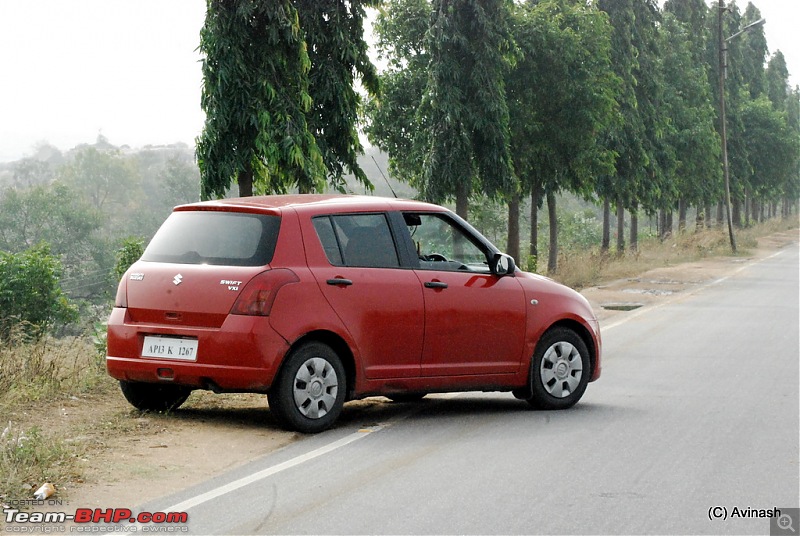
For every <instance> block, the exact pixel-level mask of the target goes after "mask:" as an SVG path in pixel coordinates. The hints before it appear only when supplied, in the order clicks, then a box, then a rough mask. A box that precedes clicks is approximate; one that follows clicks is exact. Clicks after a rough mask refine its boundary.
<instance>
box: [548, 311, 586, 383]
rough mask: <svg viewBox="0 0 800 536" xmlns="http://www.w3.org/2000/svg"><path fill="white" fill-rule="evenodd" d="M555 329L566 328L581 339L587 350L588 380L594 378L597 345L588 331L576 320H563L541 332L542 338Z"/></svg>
mask: <svg viewBox="0 0 800 536" xmlns="http://www.w3.org/2000/svg"><path fill="white" fill-rule="evenodd" d="M557 328H566V329H569V330H571V331H574V332H575V333H577V335H578V336H579V337H580V338H581V340H582V341H583V343H584V344H585V345H586V348H587V349H588V350H589V364H590V365H591V370H590V371H589V378H592V377H594V372H595V370H596V368H597V344H595V340H594V337H592V334H591V333H590V331H589V329H588V328H587V327H586V326H584V325H583V324H581V323H580V322H578V321H577V320H574V319H571V318H564V319H561V320H559V321H557V322H555V323H553V324H552V325H550V326H549V327H548V328H547V329H546V330H544V332H542V337H544V335H545V334H546V333H548V332H550V331H552V330H554V329H557ZM540 340H541V338H540ZM537 345H538V343H537Z"/></svg>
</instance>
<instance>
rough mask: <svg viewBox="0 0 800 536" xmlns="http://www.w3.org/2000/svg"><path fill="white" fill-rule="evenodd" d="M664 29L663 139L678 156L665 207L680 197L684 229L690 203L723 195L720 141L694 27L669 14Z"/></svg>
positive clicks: (665, 18)
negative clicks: (692, 32)
mask: <svg viewBox="0 0 800 536" xmlns="http://www.w3.org/2000/svg"><path fill="white" fill-rule="evenodd" d="M704 9H705V8H704ZM661 29H662V32H663V36H664V40H665V46H664V47H663V51H664V53H663V54H664V56H663V65H664V83H665V86H664V101H663V107H662V108H663V110H664V113H665V114H666V115H667V117H668V119H669V122H670V128H669V129H667V130H666V136H665V140H664V141H665V142H666V143H667V144H668V145H669V146H670V147H671V148H672V150H673V151H674V154H675V155H676V159H675V169H674V183H673V184H674V190H673V192H674V195H673V196H671V198H670V199H666V200H665V201H666V203H665V207H666V206H669V203H671V202H672V201H673V200H674V197H677V198H678V201H679V224H678V226H679V228H680V229H684V228H685V226H686V207H687V205H688V204H692V205H695V206H698V207H702V206H703V205H704V203H705V202H706V200H707V199H712V198H718V197H719V196H720V195H721V193H722V175H721V173H720V171H721V170H720V165H719V162H720V160H719V151H720V140H719V136H718V135H717V132H716V130H715V129H714V107H713V106H712V104H711V89H710V84H709V81H708V76H707V74H706V66H705V64H703V63H700V62H696V61H695V52H694V51H693V50H692V48H691V47H692V46H693V41H692V39H691V37H690V33H689V32H690V30H691V28H690V27H689V26H688V25H687V24H682V23H681V22H680V21H678V20H677V19H676V18H675V17H674V16H673V15H672V14H671V13H670V12H666V13H665V14H664V18H663V23H662V26H661ZM697 53H698V55H699V51H697Z"/></svg>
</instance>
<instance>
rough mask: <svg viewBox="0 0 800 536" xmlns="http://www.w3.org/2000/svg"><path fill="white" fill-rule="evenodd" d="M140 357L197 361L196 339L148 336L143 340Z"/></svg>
mask: <svg viewBox="0 0 800 536" xmlns="http://www.w3.org/2000/svg"><path fill="white" fill-rule="evenodd" d="M142 357H158V358H161V359H180V360H183V361H196V360H197V339H176V338H175V337H159V336H156V335H149V336H147V337H145V338H144V347H143V348H142Z"/></svg>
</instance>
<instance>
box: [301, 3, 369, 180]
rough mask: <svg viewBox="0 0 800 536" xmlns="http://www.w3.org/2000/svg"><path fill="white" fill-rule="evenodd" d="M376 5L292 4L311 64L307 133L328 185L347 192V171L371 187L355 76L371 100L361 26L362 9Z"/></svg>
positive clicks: (364, 43)
mask: <svg viewBox="0 0 800 536" xmlns="http://www.w3.org/2000/svg"><path fill="white" fill-rule="evenodd" d="M377 4H379V0H350V1H343V0H294V5H295V8H296V9H297V11H298V13H299V14H300V25H301V27H302V30H303V35H304V38H305V42H306V44H307V50H308V56H309V59H310V61H311V69H310V71H309V94H310V96H311V101H312V104H311V109H310V110H309V111H308V113H307V114H306V118H307V121H308V128H309V131H310V132H311V133H312V135H313V136H314V138H315V139H316V142H317V145H318V146H319V149H320V152H321V153H322V161H323V163H324V165H325V167H326V168H327V171H328V182H329V183H330V184H332V185H333V186H334V187H335V188H337V189H339V190H343V189H344V178H343V176H344V173H345V170H346V171H348V172H350V173H352V174H353V175H354V176H355V178H356V179H357V180H358V181H359V182H361V183H362V184H365V185H367V186H370V187H371V184H370V181H369V179H367V176H366V174H364V171H363V170H362V169H361V167H360V166H359V165H358V162H357V158H358V155H359V154H363V152H364V150H363V147H362V146H361V141H360V140H359V137H358V130H357V128H356V125H357V119H358V111H359V108H360V106H361V97H360V96H359V94H358V92H357V91H356V89H355V87H354V84H355V78H354V75H355V74H358V75H359V78H360V80H361V83H362V85H363V87H364V88H365V89H366V90H367V92H368V93H369V94H370V95H373V96H375V95H377V94H378V90H379V82H378V75H377V72H376V70H375V66H374V65H373V64H372V62H371V61H370V59H369V57H368V55H367V49H368V45H367V43H366V42H365V41H364V26H363V21H364V16H365V13H364V8H365V7H367V6H369V7H375V6H376V5H377Z"/></svg>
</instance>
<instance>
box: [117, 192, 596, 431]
mask: <svg viewBox="0 0 800 536" xmlns="http://www.w3.org/2000/svg"><path fill="white" fill-rule="evenodd" d="M600 355H601V341H600V331H599V328H598V323H597V319H596V317H595V316H594V314H593V312H592V309H591V307H590V306H589V304H588V303H587V301H586V300H585V299H584V298H583V297H582V296H581V295H580V294H578V293H577V292H575V291H573V290H571V289H569V288H567V287H564V286H562V285H560V284H558V283H556V282H554V281H552V280H550V279H547V278H545V277H541V276H538V275H534V274H530V273H526V272H523V271H521V270H519V269H517V268H516V266H515V263H514V260H513V259H512V258H511V257H509V256H508V255H505V254H503V253H501V252H500V251H499V250H498V249H497V248H496V247H495V246H494V245H492V244H491V243H490V242H489V241H488V240H487V239H486V238H484V237H483V236H482V235H481V234H480V233H478V232H477V231H476V230H475V229H473V228H472V227H471V226H470V225H469V224H468V223H467V222H466V221H464V220H463V219H461V218H459V217H458V216H457V215H455V214H454V213H452V212H450V211H449V210H447V209H445V208H443V207H440V206H437V205H432V204H427V203H422V202H417V201H408V200H397V199H383V198H377V197H370V196H344V195H287V196H263V197H248V198H241V199H226V200H219V201H210V202H202V203H194V204H189V205H182V206H178V207H176V208H175V209H174V211H173V212H172V214H171V215H170V216H169V218H167V220H166V221H165V222H164V224H163V225H162V226H161V228H160V229H159V231H158V232H157V233H156V234H155V236H154V237H153V239H152V241H151V242H150V244H149V245H148V246H147V248H146V249H145V251H144V254H143V255H142V257H141V259H140V260H138V261H137V262H136V263H134V264H133V265H132V266H131V267H130V269H129V270H128V271H127V272H126V273H125V275H124V276H123V278H122V281H120V284H119V288H118V291H117V295H116V299H115V304H114V309H113V312H112V313H111V316H110V319H109V322H108V356H107V366H108V372H109V374H110V375H111V376H112V377H114V378H116V379H118V380H119V383H120V387H121V390H122V393H123V394H124V396H125V398H126V399H127V400H128V401H129V402H130V403H131V404H132V405H133V406H134V407H136V408H138V409H140V410H152V411H162V410H168V409H174V408H177V407H178V406H180V405H181V404H182V403H183V402H184V401H185V400H186V399H187V397H188V396H189V394H190V393H191V391H192V390H194V389H206V390H211V391H213V392H215V393H232V392H253V393H265V394H266V395H267V399H268V402H269V409H270V411H271V412H272V413H273V414H274V416H275V418H276V419H277V421H278V422H279V423H280V424H281V425H282V426H284V427H286V428H288V429H291V430H296V431H300V432H304V433H314V432H320V431H322V430H325V429H327V428H329V427H330V426H331V425H333V423H334V422H335V421H336V418H337V417H338V416H339V414H340V413H341V411H342V407H343V405H344V403H345V402H346V401H348V400H354V399H359V398H364V397H367V396H375V395H383V396H386V397H388V398H390V399H393V400H404V401H410V400H415V399H419V398H422V397H423V396H425V395H426V394H427V393H434V392H449V391H507V392H511V393H513V395H514V396H516V397H517V398H519V399H522V400H526V401H527V402H528V403H530V404H531V405H532V406H534V407H536V408H541V409H564V408H569V407H571V406H573V405H574V404H575V403H576V402H578V400H580V398H581V397H582V396H583V394H584V391H585V390H586V386H587V384H588V383H589V382H592V381H594V380H596V379H597V378H598V377H599V376H600Z"/></svg>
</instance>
